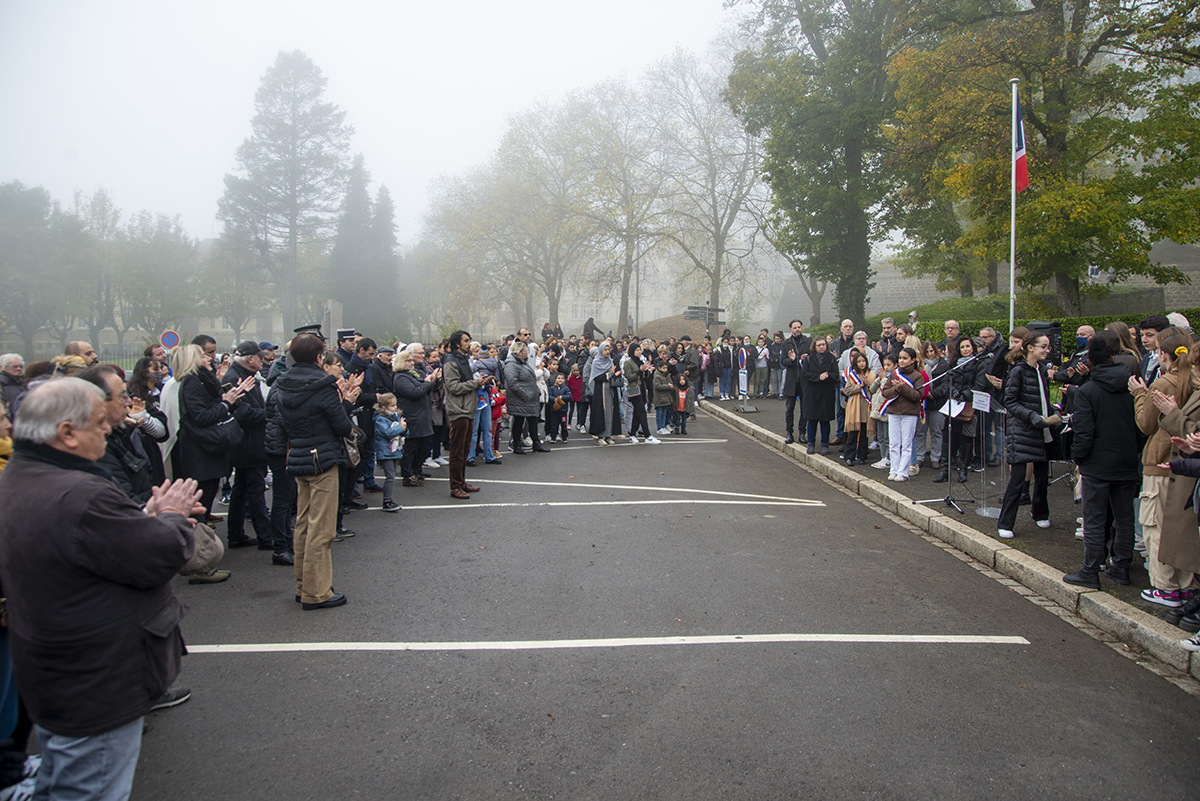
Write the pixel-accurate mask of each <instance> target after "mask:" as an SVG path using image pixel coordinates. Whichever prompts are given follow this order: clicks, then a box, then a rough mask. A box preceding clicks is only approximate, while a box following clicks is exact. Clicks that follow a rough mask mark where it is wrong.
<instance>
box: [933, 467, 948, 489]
mask: <svg viewBox="0 0 1200 801" xmlns="http://www.w3.org/2000/svg"><path fill="white" fill-rule="evenodd" d="M949 480H950V466H949V465H947V464H946V463H945V462H942V469H941V471H940V472H939V473H938V474H937V478H935V479H934V480H933V483H934V484H945V483H946V482H947V481H949Z"/></svg>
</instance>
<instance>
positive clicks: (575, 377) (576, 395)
mask: <svg viewBox="0 0 1200 801" xmlns="http://www.w3.org/2000/svg"><path fill="white" fill-rule="evenodd" d="M567 386H568V387H570V388H571V400H570V402H568V403H567V428H570V427H571V421H572V420H575V421H576V423H577V424H578V425H579V430H580V431H583V424H584V418H585V416H586V414H587V412H585V411H584V404H583V376H582V375H580V374H579V365H578V364H572V365H571V374H570V375H569V376H567ZM576 408H578V409H579V415H578V419H576V414H575V409H576Z"/></svg>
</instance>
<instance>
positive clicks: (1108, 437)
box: [1071, 363, 1138, 481]
mask: <svg viewBox="0 0 1200 801" xmlns="http://www.w3.org/2000/svg"><path fill="white" fill-rule="evenodd" d="M1088 375H1089V376H1090V380H1089V381H1087V382H1086V383H1085V384H1084V385H1083V386H1081V387H1079V389H1078V390H1076V394H1075V416H1074V418H1073V419H1072V420H1071V428H1072V429H1074V431H1075V437H1074V441H1073V443H1072V445H1071V458H1072V459H1074V460H1075V461H1076V463H1078V464H1079V472H1081V473H1082V474H1083V475H1085V476H1087V477H1089V478H1094V479H1099V480H1101V481H1136V480H1137V479H1138V463H1137V460H1136V459H1131V458H1129V455H1130V454H1131V453H1135V452H1136V451H1137V424H1136V423H1135V422H1134V414H1133V396H1132V395H1130V394H1129V368H1128V367H1126V366H1125V365H1124V364H1117V363H1109V364H1100V365H1097V366H1096V367H1095V368H1093V369H1092V371H1091V372H1090V373H1089V374H1088ZM1100 431H1103V432H1104V436H1103V437H1101V436H1098V434H1099V433H1100Z"/></svg>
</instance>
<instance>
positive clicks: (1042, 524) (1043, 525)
mask: <svg viewBox="0 0 1200 801" xmlns="http://www.w3.org/2000/svg"><path fill="white" fill-rule="evenodd" d="M1034 522H1036V523H1037V527H1038V528H1050V521H1049V520H1036V521H1034Z"/></svg>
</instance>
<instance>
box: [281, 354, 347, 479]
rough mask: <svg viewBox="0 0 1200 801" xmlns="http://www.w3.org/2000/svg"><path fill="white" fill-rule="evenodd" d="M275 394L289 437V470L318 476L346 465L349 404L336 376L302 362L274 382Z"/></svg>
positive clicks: (294, 472)
mask: <svg viewBox="0 0 1200 801" xmlns="http://www.w3.org/2000/svg"><path fill="white" fill-rule="evenodd" d="M276 393H278V394H279V400H278V403H279V408H280V414H281V417H282V421H281V422H282V428H283V433H284V434H285V435H286V436H287V440H288V446H287V447H288V451H287V471H288V473H290V474H291V475H293V476H316V475H320V474H322V473H324V472H326V471H327V470H330V469H331V468H333V467H336V466H337V465H341V464H346V447H345V445H343V444H342V437H345V436H346V435H348V434H349V433H350V414H349V412H350V404H349V403H345V402H343V401H342V399H341V397H340V396H339V395H338V390H337V379H336V378H334V377H333V376H331V375H329V374H328V373H326V372H325V371H324V370H322V369H321V368H320V367H318V366H317V365H315V364H309V363H307V362H300V363H299V364H296V365H293V366H292V367H291V368H290V369H289V370H288V371H287V372H286V373H284V374H283V375H282V376H280V377H279V379H278V380H277V381H276V382H275V387H274V388H273V389H272V390H271V395H272V396H274V395H275V394H276Z"/></svg>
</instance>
